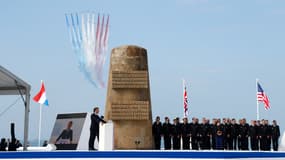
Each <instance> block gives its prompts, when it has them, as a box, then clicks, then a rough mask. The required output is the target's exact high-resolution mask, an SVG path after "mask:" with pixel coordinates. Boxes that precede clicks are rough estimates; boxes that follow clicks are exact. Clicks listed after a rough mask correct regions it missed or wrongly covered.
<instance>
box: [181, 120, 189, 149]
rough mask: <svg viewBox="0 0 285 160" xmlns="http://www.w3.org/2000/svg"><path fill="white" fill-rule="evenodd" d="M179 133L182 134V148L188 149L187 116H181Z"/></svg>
mask: <svg viewBox="0 0 285 160" xmlns="http://www.w3.org/2000/svg"><path fill="white" fill-rule="evenodd" d="M181 135H182V141H183V143H182V148H183V149H184V150H185V149H188V150H189V149H190V126H189V123H188V118H187V117H184V118H183V123H182V124H181Z"/></svg>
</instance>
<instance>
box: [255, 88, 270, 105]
mask: <svg viewBox="0 0 285 160" xmlns="http://www.w3.org/2000/svg"><path fill="white" fill-rule="evenodd" d="M256 96H257V101H259V102H263V104H264V108H265V109H266V110H268V109H270V105H269V99H268V97H267V95H266V94H265V92H264V91H263V89H262V87H261V85H260V84H259V83H258V82H257V94H256Z"/></svg>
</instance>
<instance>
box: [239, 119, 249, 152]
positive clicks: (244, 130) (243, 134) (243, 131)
mask: <svg viewBox="0 0 285 160" xmlns="http://www.w3.org/2000/svg"><path fill="white" fill-rule="evenodd" d="M248 131H249V125H248V124H247V123H246V124H242V125H240V127H239V139H240V149H241V150H248Z"/></svg>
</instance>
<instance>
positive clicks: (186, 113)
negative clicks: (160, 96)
mask: <svg viewBox="0 0 285 160" xmlns="http://www.w3.org/2000/svg"><path fill="white" fill-rule="evenodd" d="M183 101H184V117H187V116H188V96H187V90H186V85H185V82H184V91H183Z"/></svg>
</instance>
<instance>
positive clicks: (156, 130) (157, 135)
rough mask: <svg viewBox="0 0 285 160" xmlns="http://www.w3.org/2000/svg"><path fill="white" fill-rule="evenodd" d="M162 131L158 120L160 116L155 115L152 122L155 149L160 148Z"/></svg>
mask: <svg viewBox="0 0 285 160" xmlns="http://www.w3.org/2000/svg"><path fill="white" fill-rule="evenodd" d="M162 133H163V129H162V124H161V122H160V117H159V116H157V117H156V119H155V122H154V123H153V124H152V135H153V137H154V144H155V146H154V147H155V149H156V150H160V145H161V135H162Z"/></svg>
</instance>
